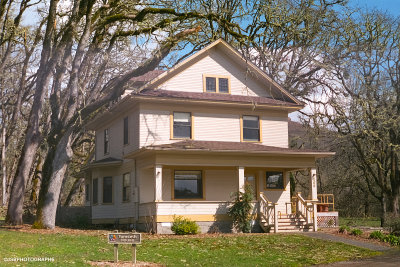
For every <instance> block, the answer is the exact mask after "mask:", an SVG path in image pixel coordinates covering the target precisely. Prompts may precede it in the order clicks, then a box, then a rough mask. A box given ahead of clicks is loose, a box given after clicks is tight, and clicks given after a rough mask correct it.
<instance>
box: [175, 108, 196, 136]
mask: <svg viewBox="0 0 400 267" xmlns="http://www.w3.org/2000/svg"><path fill="white" fill-rule="evenodd" d="M172 127H173V138H189V139H190V138H192V114H191V113H190V112H174V114H173V126H172Z"/></svg>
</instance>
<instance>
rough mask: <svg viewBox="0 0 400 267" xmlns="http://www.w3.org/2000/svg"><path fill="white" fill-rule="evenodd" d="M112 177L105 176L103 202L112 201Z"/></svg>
mask: <svg viewBox="0 0 400 267" xmlns="http://www.w3.org/2000/svg"><path fill="white" fill-rule="evenodd" d="M112 190H113V188H112V177H104V178H103V203H106V204H107V203H112Z"/></svg>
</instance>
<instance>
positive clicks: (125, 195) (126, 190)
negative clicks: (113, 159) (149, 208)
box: [122, 173, 131, 202]
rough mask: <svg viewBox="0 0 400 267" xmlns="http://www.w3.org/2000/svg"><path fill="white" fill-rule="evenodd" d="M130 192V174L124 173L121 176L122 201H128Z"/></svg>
mask: <svg viewBox="0 0 400 267" xmlns="http://www.w3.org/2000/svg"><path fill="white" fill-rule="evenodd" d="M130 194H131V174H130V173H125V174H124V175H123V176H122V201H124V202H126V201H129V196H130Z"/></svg>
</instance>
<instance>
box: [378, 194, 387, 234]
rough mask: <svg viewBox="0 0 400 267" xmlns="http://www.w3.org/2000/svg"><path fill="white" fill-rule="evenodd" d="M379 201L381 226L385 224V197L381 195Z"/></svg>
mask: <svg viewBox="0 0 400 267" xmlns="http://www.w3.org/2000/svg"><path fill="white" fill-rule="evenodd" d="M380 201H381V207H382V208H381V212H382V213H381V227H384V226H385V225H386V216H387V208H386V197H385V196H382V198H381V199H380Z"/></svg>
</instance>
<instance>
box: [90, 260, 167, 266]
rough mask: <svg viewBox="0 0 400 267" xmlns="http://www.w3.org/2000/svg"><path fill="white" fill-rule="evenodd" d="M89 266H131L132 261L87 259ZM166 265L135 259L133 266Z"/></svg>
mask: <svg viewBox="0 0 400 267" xmlns="http://www.w3.org/2000/svg"><path fill="white" fill-rule="evenodd" d="M87 263H89V264H90V265H91V266H116V267H125V266H126V267H128V266H129V267H131V266H132V262H131V261H119V262H118V263H114V262H112V261H88V262H87ZM162 266H166V265H162V264H159V263H153V262H143V261H137V262H136V265H135V267H162Z"/></svg>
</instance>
